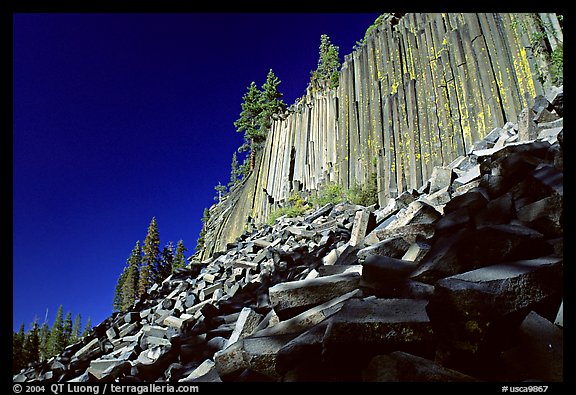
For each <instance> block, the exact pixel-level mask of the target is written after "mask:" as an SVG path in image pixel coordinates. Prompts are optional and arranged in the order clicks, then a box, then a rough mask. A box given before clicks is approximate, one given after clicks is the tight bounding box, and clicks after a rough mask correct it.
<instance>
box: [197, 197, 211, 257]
mask: <svg viewBox="0 0 576 395" xmlns="http://www.w3.org/2000/svg"><path fill="white" fill-rule="evenodd" d="M209 220H210V210H209V209H207V208H204V214H203V216H202V229H200V235H199V237H198V240H197V241H196V248H194V249H195V250H196V252H200V251H202V250H203V249H204V245H205V241H206V240H205V238H206V225H207V224H208V221H209Z"/></svg>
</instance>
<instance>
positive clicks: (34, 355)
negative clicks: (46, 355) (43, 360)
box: [23, 320, 40, 364]
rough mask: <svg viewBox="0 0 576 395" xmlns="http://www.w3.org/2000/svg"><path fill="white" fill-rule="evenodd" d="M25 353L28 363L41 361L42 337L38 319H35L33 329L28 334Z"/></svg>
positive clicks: (25, 341) (25, 359)
mask: <svg viewBox="0 0 576 395" xmlns="http://www.w3.org/2000/svg"><path fill="white" fill-rule="evenodd" d="M23 355H24V361H25V362H26V364H29V363H37V362H40V338H39V335H38V321H37V320H34V323H33V324H32V329H31V330H30V331H28V333H27V334H26V337H25V340H24V349H23Z"/></svg>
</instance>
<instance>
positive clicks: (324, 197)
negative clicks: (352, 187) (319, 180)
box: [312, 183, 346, 207]
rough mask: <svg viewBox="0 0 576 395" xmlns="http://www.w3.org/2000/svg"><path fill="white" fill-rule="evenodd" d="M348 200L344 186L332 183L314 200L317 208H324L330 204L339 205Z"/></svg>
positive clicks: (320, 191)
mask: <svg viewBox="0 0 576 395" xmlns="http://www.w3.org/2000/svg"><path fill="white" fill-rule="evenodd" d="M344 200H346V191H345V190H344V187H342V185H339V184H336V183H330V184H327V185H325V186H324V187H322V188H321V189H320V190H319V191H318V192H317V195H316V196H315V197H314V198H313V199H312V203H313V204H314V205H315V206H319V207H321V206H324V205H326V204H328V203H332V204H338V203H340V202H343V201H344Z"/></svg>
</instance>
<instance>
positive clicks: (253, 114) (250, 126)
mask: <svg viewBox="0 0 576 395" xmlns="http://www.w3.org/2000/svg"><path fill="white" fill-rule="evenodd" d="M261 95H262V92H260V90H259V89H258V87H257V86H256V83H255V82H254V81H252V82H251V83H250V85H249V86H248V91H247V92H246V94H245V95H244V96H243V97H242V100H243V102H242V105H241V106H242V111H241V112H240V118H238V120H236V122H234V126H235V127H236V131H237V132H240V133H241V132H244V144H243V145H242V146H241V147H240V148H239V149H238V151H239V152H243V151H249V158H250V161H249V163H250V171H252V170H253V169H254V158H255V155H256V150H257V147H258V146H260V144H261V143H262V142H263V141H264V140H266V135H265V134H264V133H263V131H262V130H260V113H261V112H262V100H261Z"/></svg>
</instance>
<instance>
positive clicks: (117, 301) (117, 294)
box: [112, 267, 128, 311]
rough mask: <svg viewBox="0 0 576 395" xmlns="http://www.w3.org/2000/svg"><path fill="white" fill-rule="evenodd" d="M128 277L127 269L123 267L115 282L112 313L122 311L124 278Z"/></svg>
mask: <svg viewBox="0 0 576 395" xmlns="http://www.w3.org/2000/svg"><path fill="white" fill-rule="evenodd" d="M127 276H128V268H127V267H124V269H122V273H121V274H120V276H119V277H118V281H117V282H116V288H115V289H114V299H113V300H112V308H113V311H122V301H123V298H122V296H123V295H122V293H123V290H124V283H125V282H126V277H127Z"/></svg>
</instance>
